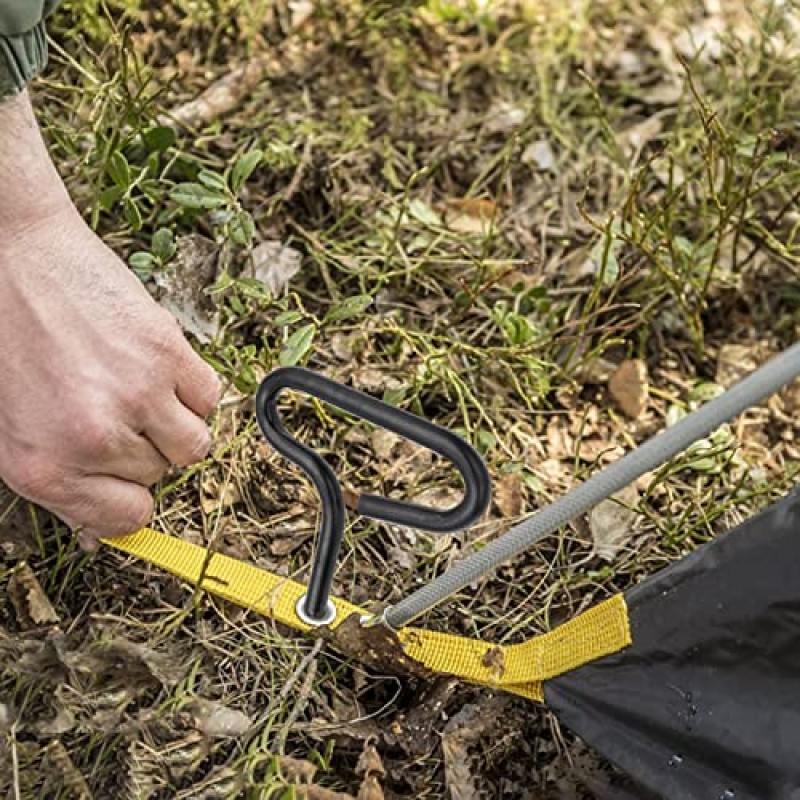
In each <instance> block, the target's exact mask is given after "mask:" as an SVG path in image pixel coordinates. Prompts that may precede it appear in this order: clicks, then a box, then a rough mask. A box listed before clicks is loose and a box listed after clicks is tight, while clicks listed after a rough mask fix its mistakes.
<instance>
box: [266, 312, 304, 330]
mask: <svg viewBox="0 0 800 800" xmlns="http://www.w3.org/2000/svg"><path fill="white" fill-rule="evenodd" d="M301 319H303V315H302V314H301V313H300V312H299V311H282V312H281V313H280V314H278V316H277V317H275V319H274V320H272V324H273V325H275V326H277V327H279V328H283V327H284V326H286V325H294V323H295V322H300V320H301Z"/></svg>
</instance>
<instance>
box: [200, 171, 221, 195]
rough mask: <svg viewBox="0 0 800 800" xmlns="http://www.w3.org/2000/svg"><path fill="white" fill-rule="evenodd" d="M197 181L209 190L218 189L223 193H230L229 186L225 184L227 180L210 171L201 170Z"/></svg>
mask: <svg viewBox="0 0 800 800" xmlns="http://www.w3.org/2000/svg"><path fill="white" fill-rule="evenodd" d="M197 180H199V181H200V183H202V184H203V186H207V187H208V188H209V189H217V190H218V191H220V192H223V193H225V192H227V191H228V184H227V183H225V178H223V177H222V175H218V174H217V173H216V172H212V171H211V170H209V169H201V170H200V172H199V173H198V175H197Z"/></svg>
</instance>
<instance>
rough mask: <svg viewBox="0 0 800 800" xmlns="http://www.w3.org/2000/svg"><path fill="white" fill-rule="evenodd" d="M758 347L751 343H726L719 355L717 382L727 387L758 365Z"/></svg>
mask: <svg viewBox="0 0 800 800" xmlns="http://www.w3.org/2000/svg"><path fill="white" fill-rule="evenodd" d="M757 351H758V348H757V346H756V345H750V344H724V345H722V347H720V349H719V354H718V356H717V372H716V376H715V382H716V383H718V384H719V385H720V386H723V387H725V388H726V389H727V388H728V387H730V386H732V385H733V384H734V383H738V382H739V381H740V380H741V379H742V378H744V377H745V376H747V375H749V374H750V373H751V372H752V371H753V370H755V369H757V367H758V352H757Z"/></svg>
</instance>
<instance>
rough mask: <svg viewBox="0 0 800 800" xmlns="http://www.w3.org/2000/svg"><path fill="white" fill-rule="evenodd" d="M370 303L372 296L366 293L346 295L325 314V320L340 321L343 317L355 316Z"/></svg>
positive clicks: (361, 312) (362, 311)
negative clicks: (344, 298) (343, 299)
mask: <svg viewBox="0 0 800 800" xmlns="http://www.w3.org/2000/svg"><path fill="white" fill-rule="evenodd" d="M371 305H372V298H371V297H370V296H369V295H368V294H357V295H355V296H353V297H348V298H347V299H346V300H345V301H344V302H342V303H340V304H339V305H338V306H334V307H333V308H332V309H331V310H330V311H328V313H327V314H326V315H325V322H340V321H341V320H343V319H349V318H350V317H357V316H359V314H363V313H364V311H365V310H366V309H367V308H369V306H371Z"/></svg>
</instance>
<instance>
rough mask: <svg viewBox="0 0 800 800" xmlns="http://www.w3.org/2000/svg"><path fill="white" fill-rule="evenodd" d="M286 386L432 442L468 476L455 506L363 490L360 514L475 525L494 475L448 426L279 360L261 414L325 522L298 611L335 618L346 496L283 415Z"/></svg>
mask: <svg viewBox="0 0 800 800" xmlns="http://www.w3.org/2000/svg"><path fill="white" fill-rule="evenodd" d="M285 389H294V390H296V391H300V392H303V393H304V394H307V395H310V396H312V397H316V398H318V399H320V400H322V401H324V402H326V403H330V404H331V405H333V406H336V407H337V408H340V409H341V410H342V411H346V412H348V413H350V414H353V415H354V416H357V417H360V418H361V419H365V420H367V421H368V422H371V423H372V424H373V425H377V426H379V427H381V428H386V429H387V430H390V431H393V432H394V433H397V434H399V435H400V436H403V437H405V438H406V439H410V440H411V441H413V442H416V443H417V444H420V445H422V446H423V447H427V448H428V449H429V450H432V451H433V452H435V453H438V454H439V455H441V456H443V457H444V458H446V459H448V460H449V461H451V462H452V463H453V465H454V466H455V467H456V469H457V470H458V471H459V473H460V474H461V478H462V480H463V481H464V496H463V498H462V500H461V502H460V503H458V504H457V505H455V506H453V507H452V508H449V509H445V510H439V509H435V508H429V507H427V506H423V505H419V504H416V503H407V502H404V501H401V500H391V499H390V498H388V497H382V496H381V495H361V497H360V498H359V501H358V505H357V507H356V512H357V513H358V514H361V515H362V516H365V517H370V518H371V519H378V520H383V521H384V522H391V523H394V524H396V525H402V526H405V527H411V528H419V529H421V530H427V531H433V532H436V533H451V532H453V531H457V530H461V529H462V528H466V527H468V526H469V525H472V524H473V523H475V522H476V521H477V520H478V519H479V518H480V517H481V516H482V515H483V513H484V512H485V511H486V509H487V508H488V506H489V501H490V499H491V479H490V477H489V472H488V470H487V469H486V465H485V464H484V463H483V460H482V459H481V457H480V455H478V453H477V452H476V451H475V450H474V449H473V448H472V447H471V446H470V445H469V444H468V443H467V442H465V441H464V440H463V439H462V438H460V437H459V436H456V434H454V433H452V432H451V431H448V430H445V429H444V428H440V427H439V426H438V425H434V424H433V423H432V422H428V421H427V420H424V419H421V418H420V417H417V416H415V415H414V414H410V413H409V412H407V411H404V410H403V409H400V408H395V407H394V406H390V405H389V404H388V403H384V402H383V401H381V400H377V399H376V398H374V397H370V396H369V395H367V394H364V393H363V392H360V391H358V390H356V389H351V388H349V387H347V386H342V385H341V384H339V383H336V382H335V381H332V380H331V379H330V378H326V377H324V376H323V375H318V374H317V373H315V372H312V371H310V370H307V369H304V368H302V367H281V368H279V369H276V370H275V371H273V372H271V373H270V374H269V375H268V376H267V377H266V378H265V379H264V380H263V381H262V383H261V385H260V386H259V388H258V392H257V393H256V419H257V420H258V424H259V427H260V428H261V431H262V433H263V434H264V436H265V437H266V439H267V441H268V442H269V443H270V444H271V445H272V446H273V447H274V448H275V449H276V450H277V451H278V452H279V453H280V454H281V455H283V456H285V457H286V458H288V459H289V460H290V461H292V462H294V463H295V464H297V466H299V467H300V468H301V469H302V470H303V472H305V473H306V475H308V477H309V478H310V479H311V480H312V481H313V483H314V486H315V487H316V488H317V491H318V492H319V495H320V500H321V502H322V514H321V523H320V530H319V533H318V534H317V544H316V547H315V552H314V558H313V563H312V568H311V577H310V579H309V586H308V593H307V594H306V596H305V598H304V599H303V601H302V602H301V604H299V606H298V614H300V616H301V618H302V619H303V620H304V621H305V622H307V623H308V624H314V625H323V624H327V623H328V622H331V621H332V617H331V610H332V607H331V604H330V601H329V596H330V590H331V585H332V583H333V575H334V571H335V569H336V559H337V558H338V556H339V549H340V547H341V542H342V536H343V535H344V526H345V519H346V511H345V502H344V496H343V494H342V489H341V486H340V485H339V481H338V480H337V478H336V475H335V474H334V473H333V470H332V469H331V468H330V466H328V464H327V463H326V461H325V460H324V459H323V458H322V457H321V456H319V455H318V454H317V453H315V452H314V451H313V450H311V449H310V448H309V447H306V445H304V444H302V443H301V442H298V441H297V440H296V439H294V438H293V437H292V436H291V435H290V434H289V433H288V432H287V431H286V429H285V428H284V426H283V424H282V423H281V420H280V414H279V412H278V397H279V395H280V394H281V392H283V391H284V390H285ZM333 614H334V616H335V612H333Z"/></svg>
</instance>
